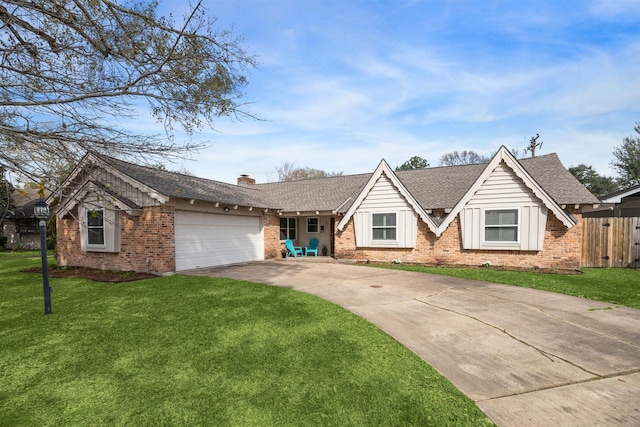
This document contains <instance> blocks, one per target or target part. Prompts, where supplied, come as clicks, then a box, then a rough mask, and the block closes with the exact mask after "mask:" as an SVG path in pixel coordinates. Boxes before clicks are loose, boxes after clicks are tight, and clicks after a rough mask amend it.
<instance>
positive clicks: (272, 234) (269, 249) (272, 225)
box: [264, 213, 284, 259]
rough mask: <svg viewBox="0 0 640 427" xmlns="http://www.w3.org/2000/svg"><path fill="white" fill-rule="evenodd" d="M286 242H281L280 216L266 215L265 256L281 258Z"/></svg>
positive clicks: (266, 257)
mask: <svg viewBox="0 0 640 427" xmlns="http://www.w3.org/2000/svg"><path fill="white" fill-rule="evenodd" d="M283 248H284V244H283V243H281V242H280V216H278V214H269V213H266V214H265V215H264V258H265V259H269V258H280V257H281V256H282V255H281V251H282V249H283Z"/></svg>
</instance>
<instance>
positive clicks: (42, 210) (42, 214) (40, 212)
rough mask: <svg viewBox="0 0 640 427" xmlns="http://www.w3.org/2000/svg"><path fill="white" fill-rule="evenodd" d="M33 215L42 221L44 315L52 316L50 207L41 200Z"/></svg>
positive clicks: (35, 206)
mask: <svg viewBox="0 0 640 427" xmlns="http://www.w3.org/2000/svg"><path fill="white" fill-rule="evenodd" d="M33 213H34V214H35V216H36V218H38V219H39V220H40V223H39V224H38V225H39V226H40V253H41V255H42V284H43V286H44V314H51V287H50V286H49V264H48V263H47V230H46V228H45V226H46V225H47V224H46V223H45V220H46V219H47V218H48V217H49V206H47V203H46V202H45V201H44V200H43V199H40V200H38V201H37V202H36V204H35V205H34V207H33Z"/></svg>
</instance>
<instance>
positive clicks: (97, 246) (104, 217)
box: [84, 208, 107, 252]
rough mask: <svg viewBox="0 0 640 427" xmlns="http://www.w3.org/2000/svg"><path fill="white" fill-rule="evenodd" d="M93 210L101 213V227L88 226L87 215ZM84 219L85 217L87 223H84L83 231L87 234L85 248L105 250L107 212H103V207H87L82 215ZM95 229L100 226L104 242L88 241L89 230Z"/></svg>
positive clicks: (91, 213)
mask: <svg viewBox="0 0 640 427" xmlns="http://www.w3.org/2000/svg"><path fill="white" fill-rule="evenodd" d="M94 212H100V213H101V214H102V226H101V227H97V226H93V227H92V226H90V225H89V218H88V216H89V215H93V213H94ZM84 219H86V221H87V225H86V229H85V233H86V236H87V250H95V251H101V252H102V251H106V250H107V224H106V223H107V213H106V212H105V209H104V208H97V209H87V210H86V211H85V215H84ZM92 228H93V229H96V228H102V240H103V241H104V243H101V244H96V243H90V242H89V240H90V239H89V236H90V233H89V230H91V229H92Z"/></svg>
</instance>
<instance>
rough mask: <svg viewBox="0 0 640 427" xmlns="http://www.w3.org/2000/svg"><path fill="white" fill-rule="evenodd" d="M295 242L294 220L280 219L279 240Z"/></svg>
mask: <svg viewBox="0 0 640 427" xmlns="http://www.w3.org/2000/svg"><path fill="white" fill-rule="evenodd" d="M287 239H289V240H296V219H295V218H280V240H287Z"/></svg>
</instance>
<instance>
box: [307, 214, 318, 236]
mask: <svg viewBox="0 0 640 427" xmlns="http://www.w3.org/2000/svg"><path fill="white" fill-rule="evenodd" d="M310 219H315V220H316V227H317V230H316V231H309V220H310ZM318 233H320V217H318V216H310V217H307V234H318Z"/></svg>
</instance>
